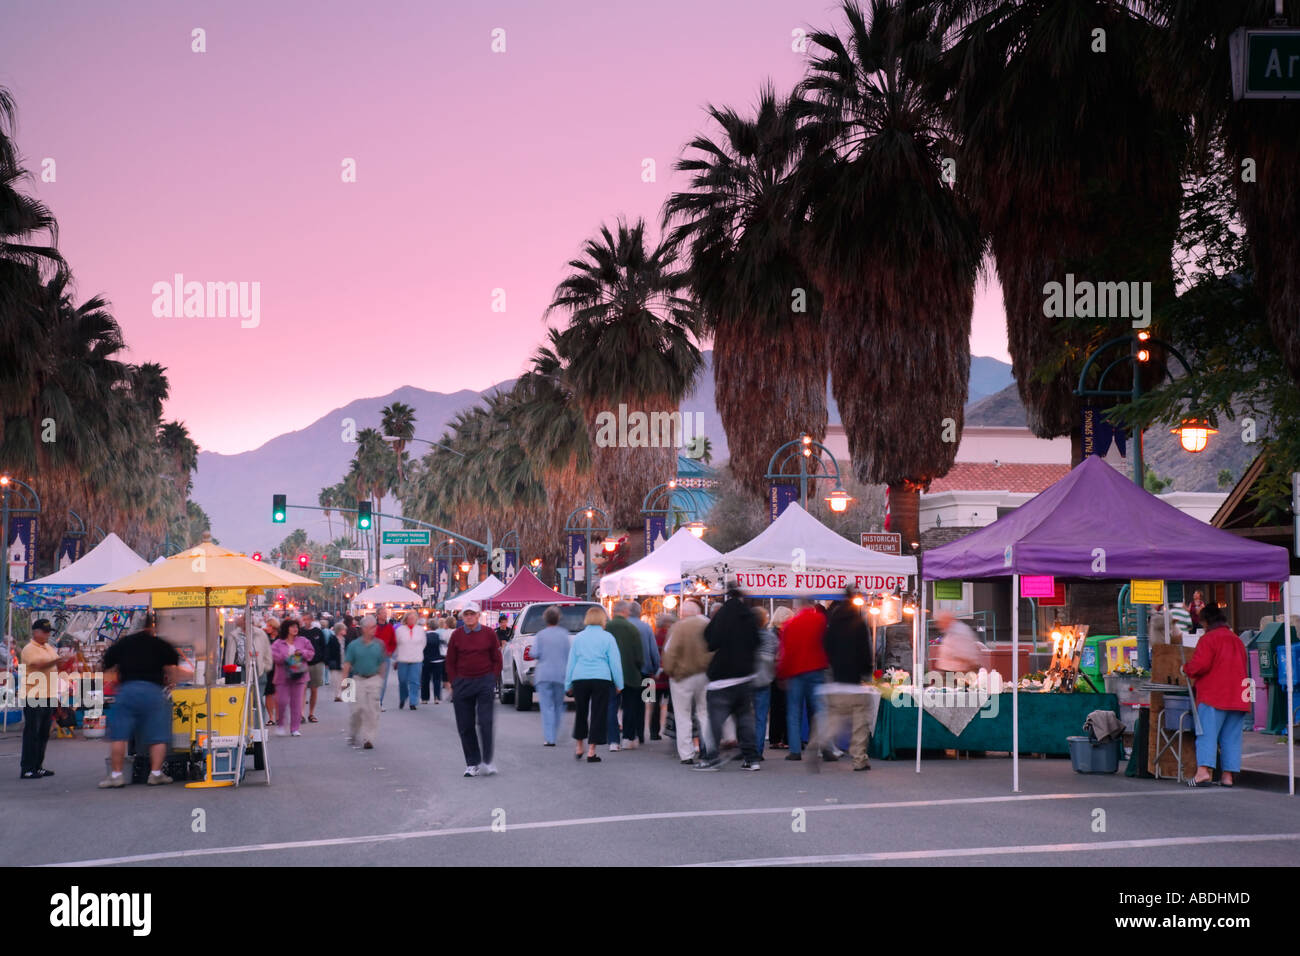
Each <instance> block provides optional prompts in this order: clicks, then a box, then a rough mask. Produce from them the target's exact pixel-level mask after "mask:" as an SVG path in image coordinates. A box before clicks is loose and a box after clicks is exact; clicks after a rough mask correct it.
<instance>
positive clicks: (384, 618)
mask: <svg viewBox="0 0 1300 956" xmlns="http://www.w3.org/2000/svg"><path fill="white" fill-rule="evenodd" d="M375 614H376V616H377V618H378V623H379V627H378V628H377V629H376V630H375V637H377V638H379V642H380V643H381V644H383V645H384V652H385V653H384V665H383V667H381V668H380V669H379V709H380V710H381V711H382V710H383V709H384V694H385V693H387V691H388V671H389V670H390V668H391V667H392V662H393V655H394V654H396V653H397V628H395V627H393V622H392V621H390V620H389V619H388V609H387V608H383V607H381V608H380V609H379V610H378V611H376V612H375Z"/></svg>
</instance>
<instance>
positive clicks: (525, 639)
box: [499, 601, 600, 710]
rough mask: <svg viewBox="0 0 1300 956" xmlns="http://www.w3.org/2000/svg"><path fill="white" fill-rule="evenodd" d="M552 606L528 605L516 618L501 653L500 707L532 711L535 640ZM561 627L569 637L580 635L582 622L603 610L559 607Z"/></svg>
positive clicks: (584, 604) (587, 606)
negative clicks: (545, 615)
mask: <svg viewBox="0 0 1300 956" xmlns="http://www.w3.org/2000/svg"><path fill="white" fill-rule="evenodd" d="M550 606H551V605H550V604H549V603H548V604H529V605H527V606H525V607H524V609H523V610H521V611H520V612H519V613H518V614H516V615H515V627H514V633H513V635H512V636H511V638H510V641H509V643H507V644H506V646H505V650H504V652H503V653H502V655H501V656H502V658H503V661H502V664H503V666H502V668H501V686H500V688H499V693H500V697H501V703H503V704H509V703H511V702H513V703H514V705H515V710H532V707H533V690H534V688H535V687H536V684H535V683H534V681H533V673H534V672H535V671H536V670H537V659H536V658H534V657H533V638H534V637H535V636H536V635H537V632H538V631H540V630H541V629H542V628H544V627H545V626H546V622H545V621H544V620H542V615H543V614H545V613H546V609H547V608H548V607H550ZM556 606H557V607H559V609H560V624H559V626H560V627H563V628H566V629H567V630H568V632H569V633H570V634H577V633H578V632H579V631H581V630H582V628H583V626H584V625H583V623H582V621H583V618H585V617H586V616H587V611H589V610H590V609H591V608H593V607H600V605H599V604H596V603H595V602H586V601H584V602H582V603H580V604H559V605H556Z"/></svg>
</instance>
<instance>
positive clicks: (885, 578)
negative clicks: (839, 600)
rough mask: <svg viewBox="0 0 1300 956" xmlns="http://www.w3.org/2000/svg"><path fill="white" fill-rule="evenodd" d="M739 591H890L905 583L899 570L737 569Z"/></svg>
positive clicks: (780, 592)
mask: <svg viewBox="0 0 1300 956" xmlns="http://www.w3.org/2000/svg"><path fill="white" fill-rule="evenodd" d="M735 575H736V584H737V586H738V587H739V588H740V589H741V590H742V591H753V592H762V593H764V594H767V593H772V594H831V593H833V592H837V591H843V590H844V589H845V588H848V587H853V588H857V589H858V590H860V591H892V590H894V589H895V588H901V587H906V586H907V578H906V576H905V575H902V574H852V573H849V572H847V571H736V572H735Z"/></svg>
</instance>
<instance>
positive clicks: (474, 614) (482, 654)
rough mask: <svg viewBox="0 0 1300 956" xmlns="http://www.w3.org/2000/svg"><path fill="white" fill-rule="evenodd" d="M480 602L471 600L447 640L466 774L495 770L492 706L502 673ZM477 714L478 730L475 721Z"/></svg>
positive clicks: (498, 645)
mask: <svg viewBox="0 0 1300 956" xmlns="http://www.w3.org/2000/svg"><path fill="white" fill-rule="evenodd" d="M479 610H480V609H479V606H478V604H477V603H475V602H473V601H471V602H470V603H469V604H467V605H466V606H465V610H464V612H463V613H462V620H463V622H464V623H462V624H461V626H460V627H458V628H456V630H454V631H452V632H451V638H450V639H449V640H448V641H447V653H446V661H445V664H446V668H447V679H446V680H445V681H444V682H443V687H445V688H450V689H451V692H452V693H451V702H452V706H453V707H454V708H455V710H456V730H457V731H458V732H459V733H460V746H461V749H462V750H464V752H465V776H467V777H477V776H478V775H479V774H480V773H484V774H487V775H488V776H491V775H492V774H494V773H496V772H497V768H496V767H495V766H493V764H492V707H493V705H494V704H495V699H494V691H495V690H496V685H497V681H498V680H499V679H500V677H501V666H502V662H501V642H500V641H499V640H497V635H496V632H495V631H493V630H491V629H490V628H486V627H484V626H483V625H482V624H480V623H479ZM476 718H477V725H478V726H477V732H476V731H475V723H476Z"/></svg>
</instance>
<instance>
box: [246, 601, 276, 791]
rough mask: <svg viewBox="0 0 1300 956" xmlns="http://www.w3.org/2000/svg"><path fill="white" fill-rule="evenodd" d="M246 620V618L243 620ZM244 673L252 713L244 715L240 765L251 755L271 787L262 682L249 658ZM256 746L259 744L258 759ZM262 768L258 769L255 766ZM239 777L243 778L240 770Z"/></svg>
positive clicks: (254, 764) (255, 666)
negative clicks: (244, 745) (242, 747)
mask: <svg viewBox="0 0 1300 956" xmlns="http://www.w3.org/2000/svg"><path fill="white" fill-rule="evenodd" d="M245 620H247V618H245ZM244 673H245V674H246V675H248V676H247V681H248V706H249V708H251V710H252V712H251V713H250V714H246V715H245V720H244V726H245V727H246V728H248V729H247V733H246V744H247V746H246V747H245V749H244V751H243V752H242V753H241V755H240V764H241V768H242V764H243V760H244V759H245V758H246V757H247V755H248V754H249V753H251V754H252V755H253V769H254V770H261V771H262V772H263V773H264V774H266V785H267V786H268V787H269V786H270V785H271V758H270V755H269V752H268V751H269V748H268V746H267V744H268V743H269V741H268V737H269V736H270V735H269V734H267V732H266V717H265V714H266V709H265V702H264V701H263V700H262V681H261V679H260V675H259V674H258V673H257V663H256V662H255V661H253V659H252V658H251V657H250V658H249V660H248V663H247V664H246V665H245V667H244ZM258 744H261V750H260V757H259V751H258ZM259 762H260V763H261V764H262V766H261V767H258V766H257V764H258V763H259ZM240 777H241V779H242V777H243V771H242V769H241V773H240Z"/></svg>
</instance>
